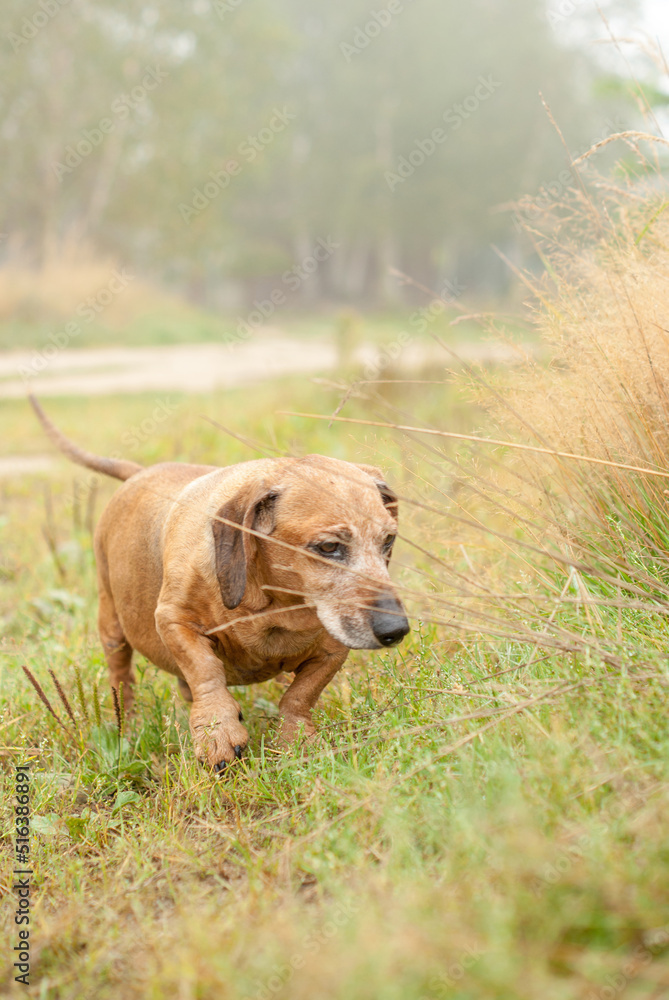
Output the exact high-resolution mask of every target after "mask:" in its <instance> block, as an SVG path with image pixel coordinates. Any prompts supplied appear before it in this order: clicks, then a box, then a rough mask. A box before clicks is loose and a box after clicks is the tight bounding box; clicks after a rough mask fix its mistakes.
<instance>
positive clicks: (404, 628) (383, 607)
mask: <svg viewBox="0 0 669 1000" xmlns="http://www.w3.org/2000/svg"><path fill="white" fill-rule="evenodd" d="M408 631H409V622H408V621H407V618H406V615H405V614H404V608H403V607H402V605H401V604H400V602H399V601H398V600H397V599H396V598H395V597H381V598H379V600H378V601H375V602H374V611H372V632H373V633H374V635H375V636H376V638H377V639H378V640H379V642H380V643H381V645H382V646H395V645H397V643H398V642H401V641H402V639H403V638H404V636H405V635H406V634H407V632H408Z"/></svg>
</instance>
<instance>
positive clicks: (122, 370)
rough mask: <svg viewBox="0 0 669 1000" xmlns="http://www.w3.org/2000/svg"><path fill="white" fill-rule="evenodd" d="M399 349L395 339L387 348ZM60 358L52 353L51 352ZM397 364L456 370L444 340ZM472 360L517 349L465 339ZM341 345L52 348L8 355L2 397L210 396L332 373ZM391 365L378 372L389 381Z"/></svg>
mask: <svg viewBox="0 0 669 1000" xmlns="http://www.w3.org/2000/svg"><path fill="white" fill-rule="evenodd" d="M386 346H387V348H388V349H391V351H392V353H395V351H394V350H392V349H393V346H394V345H392V344H389V345H386ZM383 351H384V345H378V346H375V345H372V344H362V345H361V346H360V347H359V348H358V349H357V351H356V352H355V360H356V361H357V362H358V363H359V364H361V365H362V366H364V365H367V364H371V363H373V362H374V361H375V360H376V359H377V358H378V357H379V355H381V356H383V354H382V352H383ZM49 353H50V354H52V356H48V354H49ZM397 353H398V355H399V357H398V360H397V361H396V362H395V365H396V367H401V368H402V370H403V371H406V372H407V373H409V372H415V371H416V370H418V369H420V368H421V367H424V366H425V365H427V364H430V363H431V364H435V365H443V366H444V367H449V368H451V367H453V361H452V359H451V358H450V357H449V356H448V355H447V354H446V352H444V351H443V349H441V348H439V347H438V346H437V345H436V344H425V342H421V343H410V344H408V345H407V346H406V347H404V348H401V349H400V350H399V351H397ZM458 353H459V354H460V356H461V357H463V358H464V359H465V360H467V361H496V362H498V363H501V364H508V363H510V362H511V361H513V359H514V357H515V359H516V360H517V358H518V356H517V354H515V355H514V353H513V352H512V351H511V350H510V349H509V348H507V347H505V346H504V345H495V344H485V343H483V344H481V343H463V344H459V345H458ZM337 361H338V357H337V350H336V347H335V345H334V344H333V343H331V342H328V341H326V340H322V339H311V340H307V339H305V340H297V339H291V338H289V337H286V336H284V335H282V334H281V333H279V332H278V331H276V332H274V331H267V332H265V333H263V332H258V334H256V335H255V336H254V337H253V339H252V340H249V341H248V342H246V343H241V344H236V345H234V346H226V345H223V344H179V345H176V346H169V347H105V348H83V349H81V350H67V349H65V350H58V349H57V348H55V347H54V348H53V349H52V351H51V352H48V351H47V350H43V351H42V352H41V353H38V352H37V351H11V352H7V353H0V398H21V397H22V396H25V395H26V393H27V392H31V391H32V392H36V393H37V394H38V395H40V396H44V397H47V396H78V395H85V396H91V395H92V396H95V395H106V394H113V393H135V392H154V391H158V392H169V391H172V392H191V393H199V392H202V393H205V392H212V391H213V390H215V389H221V388H225V387H226V386H235V385H241V384H245V383H252V382H258V381H265V380H267V379H274V378H280V377H281V376H283V375H299V374H304V375H311V374H316V373H326V372H328V371H331V370H332V369H333V368H335V367H336V366H337ZM382 370H383V368H382V367H381V370H380V371H379V373H378V374H377V375H376V376H375V377H377V378H383V374H382Z"/></svg>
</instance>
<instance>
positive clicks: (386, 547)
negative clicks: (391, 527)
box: [383, 535, 395, 556]
mask: <svg viewBox="0 0 669 1000" xmlns="http://www.w3.org/2000/svg"><path fill="white" fill-rule="evenodd" d="M394 544H395V535H388V536H387V538H386V540H385V542H384V543H383V551H384V552H385V553H386V555H388V556H389V555H390V553H391V552H392V550H393V545H394Z"/></svg>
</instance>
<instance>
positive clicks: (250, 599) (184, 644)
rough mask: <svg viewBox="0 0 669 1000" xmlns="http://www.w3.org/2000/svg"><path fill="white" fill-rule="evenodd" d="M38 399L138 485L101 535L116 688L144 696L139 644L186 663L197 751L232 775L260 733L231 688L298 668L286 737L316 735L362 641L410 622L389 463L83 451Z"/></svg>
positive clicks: (129, 487)
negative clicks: (395, 557) (221, 464)
mask: <svg viewBox="0 0 669 1000" xmlns="http://www.w3.org/2000/svg"><path fill="white" fill-rule="evenodd" d="M31 402H32V405H33V407H34V408H35V411H36V413H37V416H38V417H39V419H40V421H41V423H42V425H43V427H44V429H45V430H46V432H47V434H48V435H49V437H50V438H51V440H52V441H53V442H54V444H55V445H57V447H58V448H60V450H61V451H63V452H64V453H65V454H66V455H67V456H68V457H69V458H70V459H72V460H73V461H74V462H77V463H79V464H80V465H84V466H86V467H87V468H89V469H93V470H95V471H96V472H102V473H105V474H106V475H108V476H114V477H116V478H117V479H121V480H124V481H125V482H124V485H123V486H121V488H120V489H119V490H118V491H117V493H115V494H114V496H113V497H112V499H111V500H110V502H109V504H108V505H107V507H106V508H105V510H104V511H103V513H102V516H101V518H100V522H99V524H98V526H97V529H96V532H95V555H96V562H97V571H98V592H99V602H100V606H99V616H98V625H99V630H100V638H101V640H102V644H103V646H104V651H105V656H106V659H107V664H108V666H109V674H110V680H111V684H112V686H113V687H115V688H117V689H118V687H119V685H120V684H121V683H122V682H123V690H124V694H125V696H126V704H128V703H131V700H132V682H133V677H132V669H131V660H132V652H133V650H134V649H137V650H139V652H140V653H142V654H143V655H144V656H146V657H147V659H149V660H150V661H151V662H152V663H155V664H156V666H158V667H161V668H162V669H163V670H166V671H168V672H169V673H171V674H174V675H175V676H176V677H177V678H178V679H179V685H180V688H181V692H182V694H183V695H184V697H185V698H186V699H187V700H188V701H191V702H192V707H191V712H190V728H191V734H192V738H193V744H194V746H195V751H196V754H197V756H198V758H199V759H200V760H203V761H206V762H208V763H209V764H210V765H211V766H212V767H214V769H215V770H216V771H217V772H218V771H221V770H223V769H224V768H225V766H226V763H229V762H230V761H233V760H234V759H235V757H241V755H242V751H243V750H244V747H245V746H246V744H247V741H248V734H247V732H246V729H245V728H244V726H243V725H242V716H241V712H240V711H239V706H238V704H237V702H236V701H235V699H234V698H233V697H232V695H231V694H230V691H229V690H228V685H235V684H256V683H259V682H260V681H265V680H268V679H269V678H270V677H275V676H276V675H277V674H279V673H281V672H282V671H283V672H287V673H293V674H294V676H295V679H294V680H293V682H292V684H291V685H290V687H289V688H288V689H287V691H286V693H285V694H284V695H283V697H282V698H281V702H280V704H279V711H280V715H281V719H282V721H281V729H280V739H281V740H282V741H283V742H288V741H290V740H292V739H293V738H294V737H295V736H297V735H298V733H299V732H300V731H302V732H303V733H305V734H306V735H312V734H313V733H314V732H315V729H314V726H313V723H312V721H311V710H312V708H313V707H314V705H315V703H316V701H317V700H318V697H319V695H320V693H321V691H322V690H323V689H324V688H325V686H326V684H328V683H329V682H330V680H331V679H332V678H333V677H334V675H335V674H336V673H337V671H338V670H339V668H340V667H341V666H342V664H343V663H344V661H345V659H346V657H347V655H348V651H349V649H378V648H379V647H382V646H393V645H395V644H396V643H398V642H400V641H401V640H402V639H403V638H404V636H405V635H406V634H407V632H408V631H409V625H408V623H407V619H406V615H405V613H404V609H403V607H402V604H401V603H400V601H399V600H398V598H397V595H396V593H395V591H394V589H393V585H392V583H391V581H390V577H389V575H388V563H389V560H390V555H391V552H392V547H393V542H394V540H395V534H396V532H397V497H396V495H395V494H394V493H393V492H392V490H391V489H390V488H389V487H388V485H387V484H386V483H385V482H384V479H383V476H382V474H381V472H380V471H379V470H378V469H376V468H374V467H372V466H369V465H355V464H353V463H351V462H343V461H340V460H339V459H334V458H326V457H324V456H323V455H307V456H306V457H305V458H300V459H295V458H278V459H261V460H259V461H252V462H242V463H240V464H239V465H231V466H228V467H226V468H218V467H216V466H211V465H187V464H185V463H180V462H165V463H161V464H158V465H153V466H150V467H148V468H143V467H142V466H140V465H137V464H136V463H135V462H129V461H123V460H120V459H113V458H101V457H98V456H96V455H92V454H91V453H89V452H86V451H83V450H82V449H80V448H78V447H77V446H76V445H75V444H73V443H72V442H71V441H69V440H68V439H67V438H66V437H65V436H64V435H63V434H61V432H60V431H59V430H58V429H57V428H56V427H55V426H54V425H53V424H52V423H51V421H50V420H49V419H48V417H47V416H46V415H45V413H44V411H43V410H42V408H41V406H40V404H39V403H38V402H37V400H36V399H34V398H33V397H31Z"/></svg>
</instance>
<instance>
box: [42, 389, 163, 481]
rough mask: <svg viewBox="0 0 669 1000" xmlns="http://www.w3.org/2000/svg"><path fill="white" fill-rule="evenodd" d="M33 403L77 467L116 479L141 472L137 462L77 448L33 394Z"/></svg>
mask: <svg viewBox="0 0 669 1000" xmlns="http://www.w3.org/2000/svg"><path fill="white" fill-rule="evenodd" d="M28 399H29V400H30V402H31V403H32V407H33V410H34V411H35V413H36V414H37V416H38V418H39V422H40V423H41V425H42V427H43V428H44V430H45V431H46V433H47V434H48V436H49V437H50V439H51V440H52V441H53V443H54V444H55V446H56V448H59V449H60V451H62V452H63V453H64V454H65V455H67V457H68V458H69V459H71V460H72V461H73V462H76V463H77V465H84V466H85V467H86V468H87V469H94V470H95V472H102V473H104V475H105V476H113V477H114V478H115V479H130V477H131V476H134V475H135V473H136V472H141V470H142V469H143V468H144V466H143V465H138V464H137V462H128V461H126V460H125V459H122V458H103V457H102V456H101V455H93V453H92V452H90V451H84V449H83V448H79V447H77V445H76V444H74V442H73V441H70V439H69V438H66V437H65V435H64V434H62V433H61V431H59V430H58V428H57V427H56V426H55V424H52V423H51V421H50V420H49V418H48V417H47V415H46V413H45V412H44V410H43V409H42V407H41V405H40V404H39V403H38V401H37V400H36V399H35V397H34V396H33V395H32V394H29V395H28Z"/></svg>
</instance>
